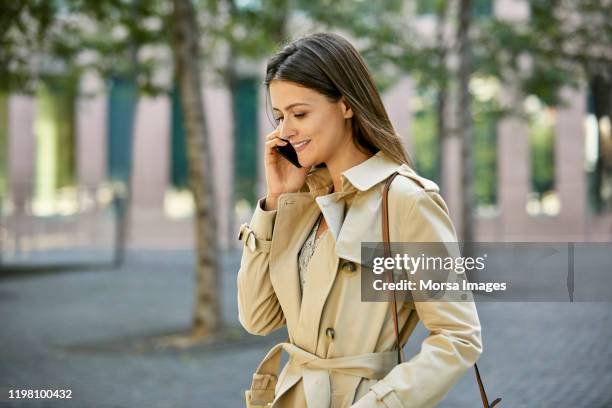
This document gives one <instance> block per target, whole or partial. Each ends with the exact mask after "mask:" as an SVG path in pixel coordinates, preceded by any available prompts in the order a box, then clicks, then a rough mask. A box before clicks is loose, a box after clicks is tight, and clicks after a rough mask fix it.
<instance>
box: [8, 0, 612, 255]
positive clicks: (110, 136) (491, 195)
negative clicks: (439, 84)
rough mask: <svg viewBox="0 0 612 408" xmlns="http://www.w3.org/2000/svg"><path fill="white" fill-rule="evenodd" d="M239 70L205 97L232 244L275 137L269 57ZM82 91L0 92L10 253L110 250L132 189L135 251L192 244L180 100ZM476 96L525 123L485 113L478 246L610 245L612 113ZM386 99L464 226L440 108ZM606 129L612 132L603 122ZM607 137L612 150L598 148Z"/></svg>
mask: <svg viewBox="0 0 612 408" xmlns="http://www.w3.org/2000/svg"><path fill="white" fill-rule="evenodd" d="M517 4H518V5H519V6H517ZM483 12H485V13H486V12H488V13H495V14H496V15H498V16H504V17H505V18H508V19H519V20H520V19H525V18H528V10H526V9H525V8H524V7H523V8H521V7H520V2H516V1H512V0H498V1H496V2H494V6H492V7H490V8H489V9H486V8H485V9H484V11H483ZM419 24H420V25H421V27H420V29H422V30H425V31H427V30H433V26H432V24H433V23H432V20H431V19H430V18H429V17H428V16H427V15H425V16H423V17H422V18H420V19H419ZM237 71H238V73H239V79H238V81H237V82H236V85H235V86H236V88H235V89H234V92H233V93H231V92H229V91H228V90H227V89H225V88H223V87H221V86H220V85H218V84H215V83H212V82H208V83H205V84H204V89H203V90H204V95H205V110H206V117H207V121H208V131H209V134H210V137H211V141H210V147H211V150H212V157H213V163H212V167H211V171H212V172H213V174H214V179H215V181H216V185H215V200H216V208H217V220H218V227H219V233H218V237H219V241H220V244H221V247H222V248H230V247H233V246H235V245H237V240H236V238H237V237H236V234H237V229H238V226H239V225H240V223H242V222H245V221H247V220H248V219H249V217H250V214H251V211H252V207H253V205H254V203H255V201H256V199H257V198H258V197H261V196H263V195H264V194H265V180H264V174H263V164H262V162H261V160H260V158H261V157H262V148H263V140H262V139H263V137H264V135H266V134H267V133H269V132H270V131H271V130H272V129H273V125H272V123H271V121H270V119H269V118H270V117H269V113H267V112H266V107H267V105H266V95H265V92H264V89H263V86H262V85H261V84H262V81H263V75H264V72H265V61H262V62H261V63H260V64H258V65H255V66H253V65H240V66H239V67H238V70H237ZM73 88H74V89H73ZM78 88H79V89H76V88H75V87H74V86H72V87H71V86H68V85H67V84H62V83H61V82H58V83H55V84H54V83H49V84H46V85H44V86H41V88H40V90H39V91H38V92H37V93H36V94H35V95H33V96H24V95H17V94H12V95H4V96H2V97H0V153H1V154H0V159H1V161H0V193H1V194H2V200H0V201H1V204H0V205H1V206H2V207H1V209H2V212H1V214H2V215H1V220H2V223H1V226H2V230H1V236H0V238H1V239H2V251H3V253H4V255H5V256H6V254H9V255H11V254H13V255H14V254H17V253H27V252H31V251H37V250H46V249H54V248H65V249H66V248H75V247H83V248H108V247H111V246H112V245H113V242H114V240H115V239H116V236H115V234H116V230H115V221H116V219H117V218H116V217H117V213H116V210H117V208H116V207H114V206H113V197H114V196H116V195H117V194H120V193H121V192H122V191H125V188H126V186H127V185H128V184H131V185H132V193H131V204H130V208H129V209H128V211H127V214H128V217H127V219H128V220H129V228H128V236H127V243H128V246H129V247H132V248H143V247H146V248H191V247H192V245H193V239H194V238H193V237H194V233H193V228H194V227H193V223H192V215H193V203H192V200H191V196H190V193H189V192H188V189H187V184H188V183H187V159H186V153H185V145H184V129H183V125H182V120H181V117H180V103H179V101H178V98H177V95H176V92H173V93H171V94H169V95H166V96H160V97H156V98H147V97H140V98H138V97H137V95H136V91H135V87H134V84H133V83H131V82H129V81H127V82H126V81H125V80H123V79H120V78H110V79H107V80H101V79H100V78H96V77H91V76H87V77H84V78H83V79H82V81H81V83H80V84H78ZM472 90H473V93H474V96H475V103H476V104H477V107H478V106H481V107H486V106H487V104H488V103H489V102H490V101H491V100H492V98H500V99H501V100H502V102H503V103H506V104H512V105H522V106H523V107H524V110H525V112H527V113H528V118H529V119H527V120H523V119H518V118H503V119H500V120H497V119H495V118H494V117H491V116H488V115H486V114H484V113H483V114H479V113H478V112H479V111H478V108H477V109H476V110H475V112H476V117H475V119H476V122H475V143H476V144H475V147H474V151H475V158H476V169H475V171H476V178H477V186H476V194H477V203H478V207H477V209H476V212H477V221H476V223H477V225H476V234H477V236H476V239H477V240H479V241H609V240H610V239H612V213H611V212H610V211H609V207H606V205H602V204H601V202H602V201H604V202H607V203H609V202H610V200H612V199H611V197H612V191H609V189H608V190H606V189H607V188H608V187H606V186H607V185H606V184H605V183H598V184H597V189H596V191H594V190H593V182H592V181H593V180H594V179H597V180H601V179H605V178H606V177H608V180H609V177H610V176H609V174H608V173H607V172H608V170H609V168H606V167H605V166H600V165H597V160H601V157H602V154H601V152H599V151H598V150H597V149H602V148H607V147H610V146H612V141H611V140H610V137H611V136H610V117H609V116H608V117H607V118H605V117H604V118H598V117H597V116H596V115H595V114H594V106H593V95H592V94H591V93H590V92H589V91H588V89H587V88H586V87H583V88H581V89H578V90H570V89H568V90H565V91H564V92H565V96H566V97H567V100H568V101H569V104H568V105H567V106H564V107H557V108H555V107H549V106H544V105H543V104H542V103H541V102H540V101H539V100H538V99H537V98H535V97H532V96H520V95H517V94H516V92H514V91H513V90H512V89H510V88H502V86H501V85H499V84H497V83H495V82H493V81H488V80H487V79H486V78H484V79H483V78H480V79H479V78H475V80H474V81H473V84H472ZM88 93H92V94H93V96H85V94H88ZM383 99H384V102H385V105H386V107H387V109H388V112H389V115H390V117H391V119H392V121H393V123H394V126H395V128H396V130H397V131H398V133H399V134H400V135H402V137H404V138H405V142H406V145H407V146H408V147H409V149H410V153H411V155H412V156H413V158H414V159H415V163H416V167H417V169H418V171H419V172H421V173H422V174H423V175H425V176H427V177H430V178H432V179H434V180H436V181H439V180H440V179H443V180H445V182H444V184H443V187H444V189H443V191H442V194H443V196H444V197H445V199H446V200H447V203H448V204H449V208H450V211H451V217H452V218H453V220H454V222H455V224H456V227H457V228H458V227H459V225H460V223H461V220H460V219H459V217H458V216H459V194H460V191H461V188H462V186H461V183H460V180H459V178H458V175H459V174H460V171H459V169H460V154H459V143H458V140H455V139H452V138H451V139H450V140H449V141H448V142H447V143H445V144H444V146H440V145H439V143H438V142H437V141H436V138H435V126H434V122H435V121H434V119H433V118H434V117H433V115H434V113H435V112H434V100H433V99H432V97H431V94H430V93H429V92H428V90H427V89H421V88H419V87H418V86H417V85H416V84H415V82H414V81H413V80H412V79H411V78H410V77H405V78H402V79H401V80H400V81H398V82H397V83H396V84H395V85H394V86H393V87H391V88H390V89H388V90H386V91H385V92H384V93H383ZM478 104H480V105H478ZM484 111H486V109H484V110H483V112H484ZM232 115H234V116H232ZM232 117H234V118H235V121H234V122H233V125H232ZM597 121H604V122H605V123H607V125H606V124H605V123H604V126H599V127H598V126H597ZM606 121H607V122H606ZM606 126H607V129H608V130H607V132H608V133H607V135H599V134H598V131H599V130H598V129H604V130H605V129H606ZM598 139H601V140H604V142H606V143H608V144H607V145H606V144H598V143H597V140H598ZM606 146H607V147H606ZM438 149H443V152H442V153H443V157H444V160H445V163H446V165H445V166H443V170H442V174H441V171H440V170H438V169H439V166H438V165H437V164H436V163H435V157H436V156H437V153H436V152H437V151H438ZM130 168H131V171H130ZM602 172H606V174H602ZM604 204H605V203H604ZM606 208H607V209H606Z"/></svg>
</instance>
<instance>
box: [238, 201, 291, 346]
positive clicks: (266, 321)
mask: <svg viewBox="0 0 612 408" xmlns="http://www.w3.org/2000/svg"><path fill="white" fill-rule="evenodd" d="M263 200H264V199H260V200H259V201H258V203H257V206H256V207H255V212H254V213H253V217H252V218H251V222H250V223H249V224H243V225H242V227H241V228H240V235H239V239H240V240H241V241H242V242H243V248H242V258H241V260H240V270H239V271H238V278H237V285H238V320H239V321H240V324H242V326H243V327H244V328H245V329H246V331H248V332H249V333H251V334H257V335H266V334H268V333H270V332H272V331H274V330H276V329H278V328H280V327H282V326H283V325H284V324H285V316H284V315H283V311H282V309H281V306H280V303H279V302H278V298H277V297H276V293H275V292H274V288H273V287H272V282H271V281H270V244H271V242H272V233H273V230H274V220H275V219H276V211H265V210H263V209H262V207H261V205H262V202H263Z"/></svg>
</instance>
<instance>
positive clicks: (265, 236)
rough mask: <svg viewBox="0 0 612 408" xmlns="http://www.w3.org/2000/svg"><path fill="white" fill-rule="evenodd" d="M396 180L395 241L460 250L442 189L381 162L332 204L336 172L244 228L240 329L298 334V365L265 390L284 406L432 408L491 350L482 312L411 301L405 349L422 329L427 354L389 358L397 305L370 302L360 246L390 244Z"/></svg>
mask: <svg viewBox="0 0 612 408" xmlns="http://www.w3.org/2000/svg"><path fill="white" fill-rule="evenodd" d="M395 171H399V172H400V175H401V177H400V176H398V177H396V178H395V180H394V181H393V183H392V185H391V187H390V190H389V220H390V222H389V224H390V239H391V241H392V242H434V241H435V242H455V241H456V233H455V230H454V228H453V225H452V223H451V220H450V218H449V216H448V209H447V207H446V205H445V203H444V201H443V200H442V198H441V196H440V195H439V193H438V192H439V189H438V186H437V185H436V184H435V183H434V182H432V181H430V180H428V179H425V178H423V177H420V176H419V175H417V174H416V173H415V172H414V171H413V170H412V169H411V168H410V167H409V166H407V165H405V164H404V165H401V166H400V165H398V164H397V163H395V162H393V161H391V160H390V159H389V158H387V157H386V156H385V155H384V154H383V153H382V152H378V153H377V154H376V155H374V156H372V157H371V158H369V159H368V160H366V161H364V162H362V163H360V164H359V165H357V166H354V167H352V168H350V169H349V170H347V171H345V172H344V173H343V174H342V191H338V192H334V193H331V194H330V193H329V192H330V191H331V188H332V185H333V184H332V180H331V177H330V174H329V171H328V170H327V168H318V169H316V170H315V171H313V172H311V173H310V174H309V175H308V176H307V178H306V183H305V185H304V187H303V188H302V189H301V190H300V191H299V192H296V193H285V194H282V195H281V196H280V198H279V201H278V209H277V210H275V211H264V210H263V209H262V208H261V201H262V200H260V202H259V203H258V205H257V208H256V210H255V212H254V214H253V217H252V219H251V222H250V223H249V224H244V225H243V226H242V228H241V233H240V239H242V241H243V243H244V248H243V255H242V260H241V265H240V270H239V272H238V278H237V284H238V311H239V320H240V322H241V324H242V325H243V326H244V328H245V329H246V330H247V331H248V332H249V333H252V334H257V335H266V334H268V333H270V332H272V331H274V330H276V329H278V328H280V327H282V326H284V325H287V330H288V333H289V343H291V344H284V346H279V348H278V350H277V351H280V347H284V348H285V349H286V351H288V352H289V353H290V357H291V358H290V360H289V362H288V364H286V365H285V367H284V368H283V370H282V372H281V373H280V376H279V377H278V381H277V382H275V381H274V380H276V377H274V376H269V377H270V378H267V377H266V378H264V381H263V383H262V381H259V382H260V383H261V384H263V388H266V387H267V388H268V390H267V391H266V392H267V393H266V392H264V394H265V395H266V396H267V398H268V400H269V401H272V400H274V401H273V402H274V403H273V405H272V406H273V407H283V408H284V407H291V408H297V407H306V406H308V407H309V408H327V407H329V406H331V407H332V408H340V407H349V406H352V407H361V408H364V407H389V408H406V407H433V406H435V405H436V404H437V403H438V402H439V401H441V400H442V399H443V398H444V396H445V395H446V394H447V393H448V391H449V390H450V388H451V387H452V386H453V385H454V384H455V383H456V382H457V381H458V380H459V378H460V377H461V376H463V375H464V374H465V372H466V370H467V369H468V368H470V367H471V366H472V365H473V364H474V363H475V362H476V360H477V359H478V356H479V355H480V353H481V352H482V341H481V334H480V322H479V319H478V314H477V312H476V308H475V305H474V303H473V302H433V301H428V302H411V303H403V304H401V305H400V304H398V306H399V309H398V314H399V325H400V331H401V335H400V337H401V343H402V344H405V343H406V341H407V340H408V338H409V336H410V334H411V333H412V331H413V330H414V327H415V326H416V324H417V323H418V321H419V320H421V321H422V322H423V324H424V325H425V327H426V328H427V329H428V330H429V332H430V334H429V336H428V337H427V338H426V339H425V340H424V341H423V344H422V347H421V350H420V352H419V353H418V354H417V355H415V356H414V357H412V358H410V359H409V360H408V361H405V362H404V363H402V364H400V365H396V361H395V360H396V359H394V358H393V353H388V352H389V351H391V350H392V349H393V345H394V341H395V334H394V329H393V320H392V318H391V314H390V304H389V303H388V302H387V303H385V302H361V292H360V275H359V274H360V271H361V266H360V255H361V254H360V248H361V242H362V241H363V242H381V241H382V236H381V235H382V233H381V197H382V196H381V194H382V188H383V185H384V181H385V180H386V178H387V177H388V176H390V175H391V174H392V173H393V172H395ZM320 212H322V213H323V216H324V217H325V220H326V222H327V224H328V231H327V232H325V235H324V236H323V238H322V239H321V241H320V242H319V244H318V246H317V248H316V250H315V253H314V255H313V257H312V259H311V261H310V264H309V265H308V270H307V272H306V275H305V278H306V282H305V285H304V289H303V295H300V288H299V280H298V279H299V277H298V264H297V259H298V251H299V250H300V248H301V246H302V243H303V242H304V241H305V240H306V237H307V236H308V234H309V232H310V230H311V228H312V226H313V225H314V223H315V221H316V219H317V216H318V215H319V213H320ZM289 349H290V350H289ZM384 352H387V353H384ZM351 356H353V357H354V358H352V357H351ZM342 358H345V359H342ZM347 359H348V360H347ZM273 360H275V363H276V364H278V361H277V360H278V358H277V356H274V357H273ZM361 366H362V367H361ZM268 368H269V367H268ZM273 371H275V370H273ZM274 374H275V373H274ZM262 378H263V377H262ZM269 380H270V381H269ZM257 381H258V380H256V381H255V382H257ZM261 384H260V385H261ZM474 392H476V391H474ZM262 395H263V394H262ZM306 401H308V404H307V403H306Z"/></svg>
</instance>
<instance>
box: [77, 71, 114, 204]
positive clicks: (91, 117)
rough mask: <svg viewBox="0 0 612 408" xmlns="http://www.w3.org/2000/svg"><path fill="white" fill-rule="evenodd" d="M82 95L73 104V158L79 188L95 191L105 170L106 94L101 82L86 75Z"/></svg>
mask: <svg viewBox="0 0 612 408" xmlns="http://www.w3.org/2000/svg"><path fill="white" fill-rule="evenodd" d="M81 93H88V94H89V93H93V94H94V96H82V97H79V98H78V99H77V106H76V143H77V150H76V155H77V157H76V162H77V179H78V183H79V188H80V189H86V190H87V191H90V192H95V190H96V188H98V187H99V186H100V184H102V183H103V182H104V180H105V179H106V173H107V160H106V159H107V152H106V150H107V143H106V140H107V139H106V138H107V128H106V125H107V123H106V121H107V97H106V94H105V93H104V82H103V81H102V80H101V79H100V78H99V77H97V76H93V75H88V76H86V77H84V78H83V80H82V82H81Z"/></svg>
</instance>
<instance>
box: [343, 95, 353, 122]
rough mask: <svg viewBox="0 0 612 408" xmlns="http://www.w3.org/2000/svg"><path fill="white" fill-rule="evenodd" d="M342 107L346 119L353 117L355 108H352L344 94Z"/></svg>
mask: <svg viewBox="0 0 612 408" xmlns="http://www.w3.org/2000/svg"><path fill="white" fill-rule="evenodd" d="M340 109H342V115H343V116H344V119H348V118H352V117H353V109H351V107H350V106H349V104H348V103H347V102H346V99H345V98H344V96H342V97H341V98H340Z"/></svg>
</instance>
